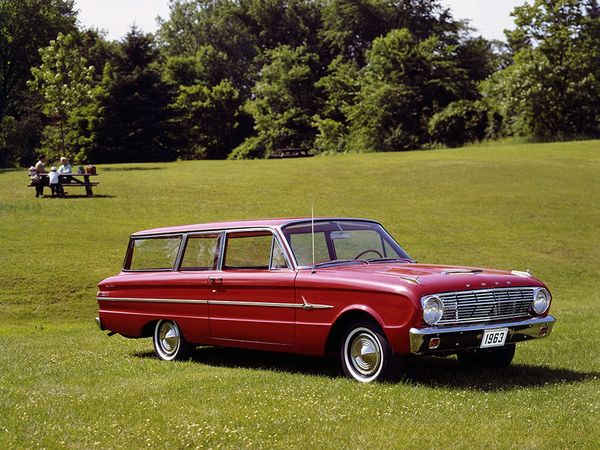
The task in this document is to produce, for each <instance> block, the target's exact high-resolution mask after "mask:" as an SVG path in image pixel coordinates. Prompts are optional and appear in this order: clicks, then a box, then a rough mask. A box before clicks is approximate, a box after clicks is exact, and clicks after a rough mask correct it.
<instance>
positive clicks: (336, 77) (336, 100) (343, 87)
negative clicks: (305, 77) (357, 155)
mask: <svg viewBox="0 0 600 450" xmlns="http://www.w3.org/2000/svg"><path fill="white" fill-rule="evenodd" d="M327 69H328V73H327V74H326V75H325V76H323V77H322V78H321V79H320V80H319V81H317V83H316V84H315V87H316V88H317V89H320V90H321V91H322V92H323V96H324V103H323V108H322V110H321V111H320V113H319V114H317V115H315V116H314V118H313V126H314V127H315V128H316V129H317V130H318V131H317V136H316V138H315V148H316V150H317V151H318V152H334V153H337V152H344V151H346V149H347V137H348V127H349V125H350V121H349V117H348V116H349V114H350V111H351V110H352V107H353V106H354V104H355V103H356V96H357V94H358V92H359V91H360V82H359V73H360V71H359V67H358V64H357V63H356V62H355V61H354V60H350V61H345V60H344V58H343V57H342V56H338V57H336V58H335V59H334V60H333V61H332V62H331V64H329V67H328V68H327Z"/></svg>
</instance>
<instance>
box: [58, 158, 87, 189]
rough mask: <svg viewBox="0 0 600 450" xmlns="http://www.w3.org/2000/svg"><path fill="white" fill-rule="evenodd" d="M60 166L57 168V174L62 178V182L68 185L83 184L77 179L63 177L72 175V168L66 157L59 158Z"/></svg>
mask: <svg viewBox="0 0 600 450" xmlns="http://www.w3.org/2000/svg"><path fill="white" fill-rule="evenodd" d="M60 164H61V166H60V167H59V168H58V173H59V175H60V176H61V177H62V180H63V181H67V182H69V183H77V184H85V183H83V182H82V181H81V180H78V179H77V178H74V177H71V176H65V175H69V174H72V173H73V168H72V167H71V164H69V158H67V157H66V156H62V157H61V158H60Z"/></svg>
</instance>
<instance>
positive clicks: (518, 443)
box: [0, 141, 600, 448]
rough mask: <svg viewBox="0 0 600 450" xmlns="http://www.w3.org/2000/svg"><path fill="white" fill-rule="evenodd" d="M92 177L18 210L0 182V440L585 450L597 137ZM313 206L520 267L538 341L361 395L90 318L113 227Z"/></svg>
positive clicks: (425, 254) (135, 167)
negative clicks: (546, 297) (499, 364)
mask: <svg viewBox="0 0 600 450" xmlns="http://www.w3.org/2000/svg"><path fill="white" fill-rule="evenodd" d="M99 171H100V174H101V176H100V177H99V180H100V181H101V184H100V186H99V187H98V188H97V189H96V193H97V197H95V198H92V199H88V198H83V197H74V198H67V199H53V198H43V199H36V198H34V193H33V189H31V188H27V187H26V184H27V178H26V175H25V172H24V171H4V172H0V236H1V239H0V258H1V263H0V317H1V318H2V320H1V321H0V375H1V376H0V411H2V413H1V414H0V447H2V448H6V447H37V446H41V447H50V448H52V447H70V448H84V447H85V448H88V447H92V446H98V447H115V448H117V447H123V448H139V447H146V446H149V447H157V448H158V447H165V446H167V445H169V446H173V447H197V446H198V447H212V448H217V447H278V448H283V447H304V448H312V447H319V448H334V447H335V448H340V447H347V448H365V447H368V448H378V447H383V448H390V447H396V448H397V447H407V446H411V447H415V448H472V447H484V446H487V447H492V448H542V447H549V446H557V447H560V448H573V447H578V448H597V445H598V442H600V427H598V425H597V424H598V422H599V420H600V353H599V351H598V349H600V331H599V330H598V322H599V320H600V313H599V304H600V295H599V294H598V289H597V284H598V281H599V280H600V250H599V248H600V245H599V244H600V233H599V225H600V208H599V206H600V142H598V141H587V142H570V143H557V144H537V145H528V144H522V145H486V146H474V147H469V148H465V149H460V150H439V151H430V152H410V153H394V154H364V155H344V156H332V157H316V158H307V159H297V160H267V161H197V162H176V163H168V164H128V165H112V166H99ZM73 193H74V194H76V195H77V194H80V192H79V191H76V192H73ZM69 194H71V193H69ZM313 205H314V208H315V212H316V214H317V215H324V216H358V217H368V218H374V219H377V220H379V221H381V222H382V223H383V224H384V225H385V226H386V228H387V229H388V230H389V231H390V232H391V233H392V234H393V235H394V236H395V237H396V238H397V239H398V241H399V242H400V243H401V244H402V245H403V246H404V248H405V249H406V250H407V251H408V252H409V253H410V254H411V255H412V256H413V257H414V258H416V259H417V260H419V261H423V262H440V263H448V264H466V265H482V266H491V267H498V268H504V269H521V270H524V269H530V270H531V271H532V272H533V273H534V274H535V275H536V276H539V277H540V278H541V279H542V280H544V281H545V282H546V283H547V284H548V285H549V287H550V289H551V290H552V293H553V295H554V304H553V306H552V313H553V314H554V315H555V316H556V317H557V318H558V320H559V322H558V323H557V325H556V327H555V331H554V334H553V335H552V336H551V337H549V338H548V339H545V340H540V341H538V342H531V343H525V344H522V345H520V346H519V347H518V349H517V356H516V357H515V362H514V365H513V367H512V368H511V369H509V370H508V371H507V372H504V373H500V374H496V373H493V372H488V371H469V370H465V369H463V368H461V367H460V366H459V365H458V363H457V362H456V360H455V359H454V358H448V359H435V358H424V359H411V360H408V361H407V367H406V369H405V375H404V379H403V380H402V381H401V382H400V383H397V384H373V385H368V386H364V385H360V384H358V383H354V382H351V381H349V380H346V379H344V378H342V377H341V376H340V375H339V373H338V370H337V368H336V364H335V362H330V361H326V360H322V359H319V358H306V357H297V356H287V355H276V354H268V353H260V352H246V351H237V350H227V349H213V348H200V349H198V350H197V351H196V352H195V354H194V357H193V358H192V360H190V361H187V362H182V363H165V362H161V361H158V360H157V359H156V358H154V357H153V356H152V354H151V349H152V344H151V342H150V340H148V339H144V340H127V339H124V338H122V337H119V336H114V337H111V338H108V337H106V336H105V335H104V334H102V333H100V332H99V331H98V330H97V329H96V328H95V325H94V324H93V323H92V319H93V317H94V316H95V312H96V308H97V306H96V302H95V293H96V283H97V282H98V281H99V280H100V279H102V278H104V277H106V276H109V275H112V274H114V273H116V272H117V271H118V270H119V268H120V265H121V263H122V260H123V256H124V250H125V245H126V243H127V240H128V236H129V234H130V233H132V232H134V231H137V230H140V229H145V228H150V227H155V226H165V225H175V224H185V223H201V222H207V221H217V220H229V219H244V218H260V217H284V216H307V215H310V210H311V207H312V206H313Z"/></svg>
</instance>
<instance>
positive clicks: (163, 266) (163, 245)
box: [125, 236, 181, 270]
mask: <svg viewBox="0 0 600 450" xmlns="http://www.w3.org/2000/svg"><path fill="white" fill-rule="evenodd" d="M180 246H181V236H169V237H153V238H141V239H140V238H136V239H133V242H132V244H131V250H130V255H129V261H128V262H129V264H128V267H127V266H126V267H125V269H128V270H172V269H173V267H174V266H175V261H176V260H177V254H178V253H179V247H180Z"/></svg>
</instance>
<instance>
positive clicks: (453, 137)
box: [429, 100, 488, 147]
mask: <svg viewBox="0 0 600 450" xmlns="http://www.w3.org/2000/svg"><path fill="white" fill-rule="evenodd" d="M487 126H488V112H487V110H486V109H485V108H484V107H483V106H481V105H480V104H479V103H478V102H472V101H468V100H458V101H456V102H452V103H450V104H449V105H448V106H446V108H444V109H443V110H442V111H440V112H438V113H437V114H434V115H433V117H432V118H431V120H430V121H429V134H430V136H431V139H432V140H433V141H434V142H436V143H439V144H444V145H447V146H448V147H460V146H461V145H464V144H466V143H468V142H476V141H481V140H482V139H483V138H485V135H486V129H487Z"/></svg>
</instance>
